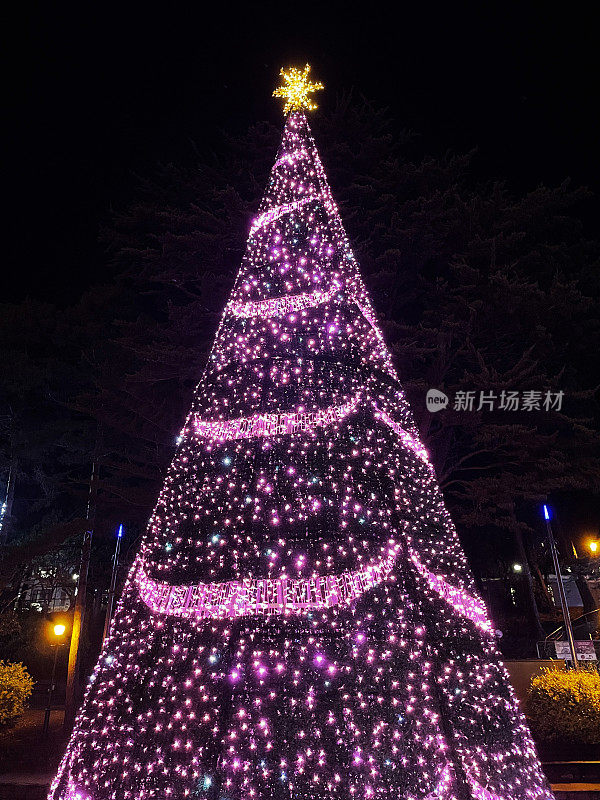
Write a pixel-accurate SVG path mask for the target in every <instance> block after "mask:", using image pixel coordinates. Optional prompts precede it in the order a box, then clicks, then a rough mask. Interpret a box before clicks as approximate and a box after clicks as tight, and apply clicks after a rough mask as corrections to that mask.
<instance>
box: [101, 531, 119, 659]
mask: <svg viewBox="0 0 600 800" xmlns="http://www.w3.org/2000/svg"><path fill="white" fill-rule="evenodd" d="M122 538H123V523H121V524H120V525H119V527H118V529H117V541H116V543H115V554H114V556H113V566H112V574H111V576H110V588H109V590H108V601H107V603H106V617H105V619H104V632H103V633H102V644H104V642H105V641H106V638H107V636H108V634H109V633H110V623H111V620H112V610H113V605H114V602H115V589H116V586H117V572H118V569H119V550H120V549H121V539H122Z"/></svg>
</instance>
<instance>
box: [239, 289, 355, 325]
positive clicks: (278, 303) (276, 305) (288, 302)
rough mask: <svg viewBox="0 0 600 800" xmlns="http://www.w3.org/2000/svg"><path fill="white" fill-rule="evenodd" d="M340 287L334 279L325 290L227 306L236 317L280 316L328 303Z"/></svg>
mask: <svg viewBox="0 0 600 800" xmlns="http://www.w3.org/2000/svg"><path fill="white" fill-rule="evenodd" d="M339 289H340V284H339V283H338V282H337V281H334V282H333V284H332V285H331V286H330V288H329V289H327V290H325V291H322V290H321V289H317V290H316V291H314V292H311V293H310V294H294V295H291V296H287V297H277V298H275V299H274V300H262V301H259V302H257V303H229V305H228V306H227V308H228V310H229V312H230V313H231V314H233V315H234V316H236V317H263V318H267V317H278V316H283V315H284V314H291V313H293V312H294V311H301V310H302V309H303V308H314V307H315V306H318V305H320V304H321V303H327V302H328V301H329V300H331V298H332V297H333V295H334V294H335V293H336V292H337V291H339Z"/></svg>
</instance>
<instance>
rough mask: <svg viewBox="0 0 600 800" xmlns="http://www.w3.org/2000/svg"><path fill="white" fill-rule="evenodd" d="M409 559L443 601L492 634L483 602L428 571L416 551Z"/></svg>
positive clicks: (485, 631)
mask: <svg viewBox="0 0 600 800" xmlns="http://www.w3.org/2000/svg"><path fill="white" fill-rule="evenodd" d="M409 558H410V560H411V561H412V563H413V564H414V565H415V567H416V568H417V572H418V573H419V574H420V575H421V577H423V578H425V580H426V581H427V583H428V585H429V588H430V589H432V590H433V591H434V592H435V593H436V594H437V595H439V596H440V597H441V598H442V600H444V601H445V602H446V603H448V604H449V605H451V606H452V608H453V609H454V610H455V611H456V612H457V613H458V614H460V615H461V616H462V617H466V618H467V619H470V620H471V622H472V623H473V624H474V625H475V626H476V627H478V628H479V629H480V630H482V631H484V633H492V631H493V628H492V624H491V622H490V621H489V619H488V615H487V609H486V607H485V604H484V603H483V601H481V600H479V599H478V598H477V597H473V595H471V594H469V593H468V592H465V590H464V589H459V588H458V587H456V586H453V585H452V584H451V583H447V581H446V580H445V579H444V578H443V577H442V576H441V575H435V574H434V573H433V572H431V571H430V570H428V569H427V567H426V566H425V565H424V564H423V563H422V562H421V560H420V558H419V556H418V555H417V554H416V553H415V552H414V550H412V551H411V552H410V554H409Z"/></svg>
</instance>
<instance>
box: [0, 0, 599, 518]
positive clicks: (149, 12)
mask: <svg viewBox="0 0 600 800" xmlns="http://www.w3.org/2000/svg"><path fill="white" fill-rule="evenodd" d="M376 6H377V8H376ZM380 6H381V4H373V3H371V4H362V6H361V9H360V10H359V11H358V10H357V11H355V12H353V13H350V12H349V11H348V6H346V7H344V6H343V5H341V4H340V5H337V4H335V5H332V4H328V5H327V10H326V11H325V12H323V11H322V10H318V8H317V7H316V6H311V5H307V4H300V3H296V4H293V5H291V6H290V5H287V4H281V5H278V6H276V5H273V6H270V7H266V6H265V5H259V4H256V3H252V4H247V5H246V6H244V7H243V8H241V7H238V6H237V5H232V4H220V6H219V8H220V11H219V16H218V17H216V18H215V17H214V8H212V9H211V13H212V15H211V16H209V15H208V14H204V13H203V8H202V7H201V6H200V5H198V4H196V5H194V6H191V5H190V7H189V9H183V10H182V8H181V7H180V6H178V7H175V6H173V5H171V4H163V5H162V7H161V9H160V11H159V12H157V11H156V10H153V9H152V8H151V6H150V4H146V5H144V6H140V7H139V9H138V11H137V12H134V11H133V10H132V9H131V8H128V9H127V10H126V11H124V10H123V7H121V8H119V9H116V10H115V9H113V8H111V7H110V6H107V5H105V4H102V5H101V6H96V10H94V9H92V10H90V9H86V8H85V7H84V6H83V5H81V4H80V6H79V7H78V8H79V10H78V12H77V13H74V12H73V11H70V12H68V13H67V11H65V10H64V9H63V10H61V9H60V8H59V9H58V10H57V7H55V6H52V7H51V6H49V5H46V6H45V7H43V8H41V7H38V8H37V9H36V10H35V11H33V10H32V9H31V8H28V9H27V10H26V14H27V16H26V17H23V19H22V20H20V22H19V24H15V26H14V27H13V29H12V31H9V35H8V39H9V42H8V47H9V49H10V50H11V52H10V63H11V64H12V68H11V72H10V75H9V76H8V78H7V82H8V84H9V85H8V88H7V94H6V96H5V109H6V114H5V118H6V120H7V123H6V128H7V132H8V137H9V144H8V147H7V151H6V153H7V161H8V184H7V192H6V196H7V197H8V207H9V209H8V214H7V223H8V227H7V231H8V233H7V235H6V237H5V241H6V242H7V244H8V258H7V259H6V260H5V265H6V266H5V269H4V272H3V274H4V286H3V297H2V300H3V301H15V302H18V301H20V300H22V299H24V298H25V297H27V296H30V297H34V298H36V299H40V300H48V301H50V302H54V303H58V304H62V305H64V304H68V303H71V302H74V301H76V300H77V298H78V296H79V295H80V294H81V292H82V290H84V289H85V288H86V287H88V286H90V285H92V284H94V283H96V282H102V280H103V278H104V277H105V276H104V275H103V271H104V270H105V265H104V261H103V255H102V253H101V252H100V251H99V248H98V246H97V244H96V241H97V236H98V230H99V226H100V225H101V224H102V222H103V221H104V220H106V219H108V217H109V215H110V212H111V208H112V207H118V206H121V205H123V204H126V203H127V201H128V198H130V197H131V196H132V195H133V194H134V192H135V190H136V187H137V185H138V177H137V176H138V175H144V174H148V173H151V172H152V170H153V167H154V165H155V164H156V163H157V162H158V161H170V160H175V161H177V160H184V161H193V159H194V152H195V149H196V148H198V149H200V150H203V149H206V148H211V147H216V148H218V146H219V144H218V143H219V140H220V131H225V132H228V133H236V132H241V131H243V130H245V129H246V128H247V127H248V126H249V125H250V124H252V123H253V122H256V121H259V120H263V119H269V120H271V121H272V122H275V123H278V124H281V125H283V117H282V115H281V104H280V102H279V101H276V100H274V99H273V98H272V97H271V93H272V91H273V89H274V87H275V86H276V85H277V83H278V81H279V78H278V72H279V69H280V68H281V67H282V66H290V65H298V66H303V65H304V64H305V63H306V62H307V61H308V62H310V63H311V64H312V67H313V77H314V78H315V79H318V80H321V81H323V82H324V83H325V91H324V92H321V93H319V96H318V97H317V102H318V103H319V105H320V107H321V108H322V109H323V110H326V109H327V106H328V105H329V104H332V103H334V102H335V97H336V95H337V94H339V93H342V92H347V91H350V90H352V91H354V92H356V93H358V94H362V95H364V96H365V97H366V98H367V99H369V100H370V101H372V102H374V103H375V104H378V105H384V106H387V107H389V109H390V111H391V113H392V116H393V118H394V119H395V123H396V126H397V130H398V131H400V130H402V129H404V128H408V129H410V130H412V131H414V132H415V133H416V134H418V135H419V136H420V137H421V138H422V140H423V144H424V150H425V151H429V152H431V153H432V154H441V153H444V152H445V151H448V150H450V151H454V152H464V151H466V150H469V149H471V148H473V147H477V149H478V155H477V157H476V159H475V161H474V167H473V168H474V170H475V171H476V177H478V178H480V179H484V180H488V179H489V180H493V179H496V178H500V179H506V180H507V182H508V185H509V186H510V187H512V188H513V189H514V190H515V191H517V192H522V191H526V190H528V189H533V188H535V187H536V186H537V185H538V184H539V183H546V184H549V185H553V184H557V183H559V182H561V181H563V180H564V179H566V178H568V177H569V178H571V179H572V181H573V182H574V184H576V185H581V184H583V185H586V186H588V187H590V188H591V189H592V191H593V192H594V193H595V194H596V195H598V196H600V167H599V162H598V157H597V143H596V139H597V127H596V125H595V118H594V117H595V107H596V105H597V78H598V73H599V70H598V66H599V63H598V62H599V56H598V47H597V42H596V37H597V25H596V22H595V19H592V16H591V11H590V12H589V14H588V13H587V11H583V10H582V6H580V7H579V9H578V10H574V9H573V7H570V8H568V10H567V11H566V12H565V11H564V8H566V7H563V13H561V14H559V13H558V12H557V11H556V10H554V8H551V6H549V5H548V4H541V3H522V2H521V3H515V4H511V3H503V4H493V3H472V4H471V3H469V4H456V3H454V4H443V5H442V4H439V5H438V4H429V5H425V6H423V5H420V6H419V7H418V9H419V10H417V11H415V7H414V4H413V5H408V4H404V5H403V4H401V3H396V4H394V5H393V8H394V10H395V11H396V12H397V13H396V16H394V15H393V14H392V13H391V11H390V12H384V11H382V10H381V7H380ZM390 7H392V6H391V4H390ZM588 8H589V7H588ZM191 9H193V11H192V10H191ZM257 9H258V10H257ZM316 113H317V114H318V113H319V112H318V111H317V112H316ZM335 188H336V187H335V186H333V190H334V193H335ZM599 210H600V202H599V201H598V198H597V197H596V198H594V199H593V200H592V201H591V202H590V203H588V205H587V206H586V207H585V208H582V210H581V214H582V218H583V220H584V222H585V224H586V227H587V230H588V232H589V233H591V234H592V235H596V229H595V224H596V218H597V213H598V211H599ZM569 516H570V523H571V526H572V530H573V531H582V530H584V529H585V530H587V529H588V528H589V529H590V530H591V529H592V528H594V529H595V528H596V527H597V521H598V517H599V516H600V509H599V508H598V503H597V501H596V500H590V498H580V499H579V500H577V502H573V504H572V507H571V510H570V514H569Z"/></svg>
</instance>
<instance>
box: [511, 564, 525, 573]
mask: <svg viewBox="0 0 600 800" xmlns="http://www.w3.org/2000/svg"><path fill="white" fill-rule="evenodd" d="M513 571H514V572H523V565H522V564H513Z"/></svg>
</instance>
